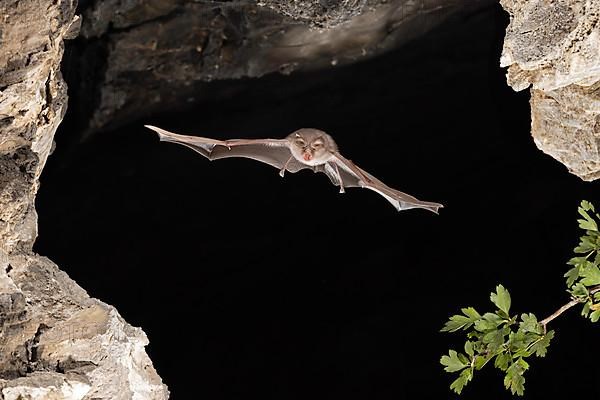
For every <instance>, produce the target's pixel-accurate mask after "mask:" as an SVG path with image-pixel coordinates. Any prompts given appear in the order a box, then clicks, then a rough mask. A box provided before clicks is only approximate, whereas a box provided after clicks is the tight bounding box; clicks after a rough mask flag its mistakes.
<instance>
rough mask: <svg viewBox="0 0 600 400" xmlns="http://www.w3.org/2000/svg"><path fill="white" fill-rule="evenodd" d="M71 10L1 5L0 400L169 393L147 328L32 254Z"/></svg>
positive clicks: (61, 108)
mask: <svg viewBox="0 0 600 400" xmlns="http://www.w3.org/2000/svg"><path fill="white" fill-rule="evenodd" d="M75 7H76V3H75V1H71V0H55V1H49V0H24V1H16V0H8V1H3V2H0V18H2V25H0V47H1V48H2V51H1V52H0V398H1V399H4V400H12V399H14V400H17V399H46V400H47V399H92V398H93V399H166V398H168V390H167V388H166V386H164V385H163V384H162V382H161V379H160V377H159V376H158V374H157V373H156V371H155V370H154V368H153V367H152V363H151V362H150V359H149V358H148V356H147V355H146V353H145V350H144V347H145V346H146V345H147V343H148V340H147V338H146V336H145V335H144V333H143V332H142V331H141V330H140V329H139V328H134V327H132V326H130V325H129V324H127V323H126V322H125V321H124V320H123V319H122V318H121V317H120V316H119V314H118V312H117V311H116V310H115V309H114V308H113V307H111V306H108V305H106V304H104V303H102V302H100V301H98V300H96V299H92V298H90V297H89V296H88V295H87V293H86V292H85V291H84V290H83V289H82V288H81V287H79V286H78V285H77V284H76V283H75V282H74V281H72V280H71V279H70V278H69V277H68V276H67V275H66V274H65V273H64V272H62V271H61V270H60V269H59V268H58V267H57V266H56V265H55V264H54V263H52V262H51V261H50V260H48V259H47V258H44V257H41V256H39V255H36V254H34V253H33V251H32V246H33V242H34V240H35V239H36V236H37V214H36V212H35V207H34V201H35V195H36V193H37V190H38V187H39V177H40V174H41V172H42V169H43V167H44V164H45V162H46V159H47V158H48V155H49V154H50V152H51V150H52V146H53V138H54V134H55V132H56V129H57V127H58V125H59V124H60V122H61V121H62V118H63V116H64V114H65V112H66V104H67V91H66V85H65V83H64V81H63V79H62V76H61V73H60V69H59V66H60V62H61V59H62V55H63V39H65V38H69V37H74V36H75V35H76V32H77V30H78V24H79V22H80V20H79V18H78V17H76V16H75ZM82 332H83V333H82ZM67 343H68V345H67ZM73 343H75V344H76V346H74V345H73Z"/></svg>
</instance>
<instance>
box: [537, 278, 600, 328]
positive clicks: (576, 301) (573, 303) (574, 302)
mask: <svg viewBox="0 0 600 400" xmlns="http://www.w3.org/2000/svg"><path fill="white" fill-rule="evenodd" d="M599 291H600V286H594V287H593V288H591V289H590V290H589V293H590V294H594V293H596V292H599ZM585 302H587V299H573V300H571V301H570V302H568V303H567V304H565V305H564V306H562V307H561V308H559V309H558V310H556V311H555V312H554V313H552V314H551V315H550V316H548V317H546V318H544V319H543V320H541V321H540V324H541V325H542V326H543V327H544V334H545V333H546V325H548V324H549V323H550V321H552V320H553V319H554V318H556V317H558V316H559V315H560V314H562V313H564V312H565V311H567V310H568V309H569V308H571V307H574V306H576V305H577V304H579V303H585Z"/></svg>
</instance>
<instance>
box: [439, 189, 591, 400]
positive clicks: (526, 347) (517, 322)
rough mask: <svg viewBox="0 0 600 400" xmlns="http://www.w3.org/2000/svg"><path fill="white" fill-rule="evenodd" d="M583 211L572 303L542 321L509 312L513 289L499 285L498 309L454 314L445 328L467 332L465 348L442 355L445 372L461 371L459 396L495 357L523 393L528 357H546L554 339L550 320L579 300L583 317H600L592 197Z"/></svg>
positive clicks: (570, 279) (570, 280)
mask: <svg viewBox="0 0 600 400" xmlns="http://www.w3.org/2000/svg"><path fill="white" fill-rule="evenodd" d="M578 211H579V214H580V215H581V216H582V217H583V218H582V219H579V220H577V222H578V223H579V227H580V228H581V229H583V230H584V231H585V233H584V234H583V235H582V236H581V238H580V241H579V245H578V246H577V247H576V248H575V249H574V252H575V254H576V256H575V257H573V258H571V259H570V260H569V262H568V264H569V265H571V266H572V268H571V269H570V270H569V271H568V272H567V273H566V274H565V277H566V278H567V287H568V292H569V294H570V295H571V301H570V302H569V303H567V304H566V305H564V306H563V307H561V308H560V309H559V310H558V311H556V312H555V313H554V314H552V315H551V316H549V317H547V318H546V319H544V320H541V321H539V320H538V318H537V317H536V316H535V315H534V314H532V313H528V314H521V316H520V317H519V316H517V315H511V314H510V307H511V297H510V293H509V292H508V290H506V289H505V288H504V286H502V285H498V286H497V287H496V291H495V292H493V293H492V294H491V295H490V300H491V301H492V303H493V304H494V305H495V310H494V312H486V313H484V314H480V313H479V312H477V311H476V310H475V309H474V308H473V307H465V308H462V309H461V314H457V315H453V316H451V317H450V319H449V320H448V322H446V324H445V325H444V327H443V328H442V332H457V331H464V332H466V336H467V340H466V341H465V343H464V346H463V350H462V351H456V350H450V351H449V352H448V355H444V356H442V358H441V359H440V363H441V364H442V365H443V366H444V370H445V371H446V372H449V373H456V374H458V377H457V378H456V379H455V380H454V381H453V382H452V384H451V385H450V389H452V390H454V391H455V392H456V393H459V394H460V393H461V392H462V390H463V388H464V387H465V385H467V384H468V383H469V382H470V381H471V379H473V375H474V373H475V371H479V370H481V369H482V368H483V367H484V366H485V365H487V364H488V363H489V362H490V361H492V360H493V361H494V362H493V365H494V367H496V368H498V369H500V370H501V371H502V372H503V373H504V386H505V387H506V389H508V390H510V391H511V393H512V394H517V395H523V391H524V390H525V386H524V385H525V377H524V373H525V371H527V370H528V369H529V364H528V362H527V361H526V359H527V358H528V357H530V356H533V355H535V356H536V357H544V356H545V355H546V352H547V349H548V346H549V344H550V341H551V340H552V338H553V337H554V331H547V329H546V326H547V324H548V323H549V322H550V321H552V320H553V319H554V318H556V317H558V316H559V315H560V314H562V313H563V312H564V311H566V310H567V309H569V308H571V307H572V306H575V305H577V304H579V303H582V304H583V311H582V315H583V316H585V317H589V318H590V320H591V321H592V322H596V321H598V320H599V319H600V268H599V265H600V232H599V231H598V221H599V220H600V215H598V214H597V213H596V212H595V210H594V206H593V205H592V204H591V203H590V202H588V201H582V202H581V206H580V207H579V208H578Z"/></svg>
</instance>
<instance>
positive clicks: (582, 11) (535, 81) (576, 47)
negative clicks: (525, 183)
mask: <svg viewBox="0 0 600 400" xmlns="http://www.w3.org/2000/svg"><path fill="white" fill-rule="evenodd" d="M501 4H502V6H503V7H504V9H505V10H506V11H508V12H509V14H510V25H509V26H508V28H507V30H506V37H505V41H504V49H503V52H502V57H501V60H500V61H501V65H502V66H504V67H508V75H507V78H508V84H509V85H511V86H512V87H513V88H514V89H515V90H523V89H526V88H528V87H530V86H531V89H530V90H531V101H530V104H531V134H532V136H533V138H534V141H535V144H536V145H537V147H538V148H539V149H540V150H542V151H543V152H545V153H547V154H549V155H551V156H552V157H554V158H555V159H557V160H558V161H560V162H562V163H563V164H565V165H566V166H567V168H568V169H569V171H570V172H571V173H573V174H575V175H577V176H579V177H580V178H581V179H584V180H586V181H593V180H595V179H598V178H600V1H597V0H587V1H566V0H551V1H547V0H533V1H530V0H502V1H501Z"/></svg>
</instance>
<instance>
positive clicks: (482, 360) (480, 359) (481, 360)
mask: <svg viewBox="0 0 600 400" xmlns="http://www.w3.org/2000/svg"><path fill="white" fill-rule="evenodd" d="M492 357H493V355H491V356H482V355H480V354H478V355H476V356H475V362H474V363H473V366H474V367H475V369H476V370H478V371H479V370H480V369H481V368H483V367H484V366H485V364H487V363H488V361H490V360H491V359H492Z"/></svg>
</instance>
